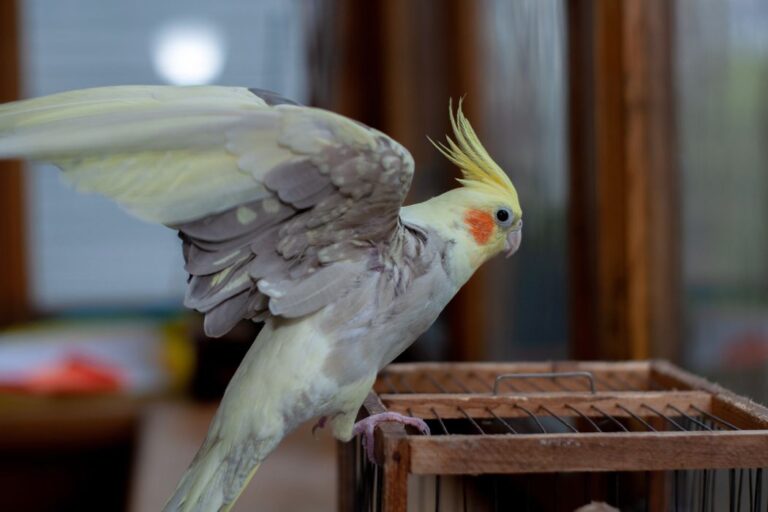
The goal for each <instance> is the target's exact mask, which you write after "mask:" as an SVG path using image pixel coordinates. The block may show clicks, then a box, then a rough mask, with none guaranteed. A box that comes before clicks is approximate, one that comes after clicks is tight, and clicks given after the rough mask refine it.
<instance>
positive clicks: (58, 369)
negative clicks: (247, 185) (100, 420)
mask: <svg viewBox="0 0 768 512" xmlns="http://www.w3.org/2000/svg"><path fill="white" fill-rule="evenodd" d="M124 387H125V378H124V376H123V374H122V372H121V371H120V369H119V368H116V367H114V366H110V365H108V364H104V363H102V362H99V361H94V360H93V359H90V358H86V357H82V356H77V355H75V356H70V357H68V358H66V359H63V360H61V361H58V362H56V363H55V364H53V365H50V366H46V367H42V368H39V369H37V370H34V371H32V372H30V373H29V374H28V375H26V376H25V377H23V378H17V379H11V380H5V381H2V380H0V391H13V392H20V393H31V394H81V393H111V392H116V391H120V390H122V389H123V388H124Z"/></svg>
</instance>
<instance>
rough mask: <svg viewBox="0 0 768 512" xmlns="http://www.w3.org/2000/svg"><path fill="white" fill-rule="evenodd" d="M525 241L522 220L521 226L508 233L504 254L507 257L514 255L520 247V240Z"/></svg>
mask: <svg viewBox="0 0 768 512" xmlns="http://www.w3.org/2000/svg"><path fill="white" fill-rule="evenodd" d="M522 241H523V222H522V221H520V227H518V228H516V229H514V230H513V231H510V232H509V233H507V241H506V243H505V244H504V254H505V255H506V257H507V258H509V257H510V256H512V255H513V254H515V253H516V252H517V250H518V249H519V248H520V242H522Z"/></svg>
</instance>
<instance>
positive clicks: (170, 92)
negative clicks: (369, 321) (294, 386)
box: [0, 86, 413, 335]
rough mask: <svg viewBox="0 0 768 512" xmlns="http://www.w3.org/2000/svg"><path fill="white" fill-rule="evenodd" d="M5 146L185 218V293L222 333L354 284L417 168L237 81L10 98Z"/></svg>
mask: <svg viewBox="0 0 768 512" xmlns="http://www.w3.org/2000/svg"><path fill="white" fill-rule="evenodd" d="M8 157H10V158H14V157H19V158H30V159H37V160H45V161H50V162H52V163H54V164H56V165H57V166H59V167H60V168H61V169H62V170H63V171H64V176H65V178H66V179H68V180H69V181H70V182H71V183H73V184H74V185H75V186H76V187H77V188H78V190H81V191H84V192H93V193H99V194H103V195H105V196H107V197H110V198H112V199H114V200H115V201H116V202H117V203H119V204H120V205H121V206H123V207H124V208H125V209H127V210H128V211H129V212H131V213H132V214H134V215H136V216H138V217H141V218H143V219H145V220H149V221H152V222H158V223H162V224H165V225H168V226H172V227H175V228H177V229H178V230H179V231H180V234H181V237H182V239H183V240H184V255H185V258H186V266H187V269H188V271H189V273H190V281H189V288H188V293H187V296H186V301H185V302H186V304H187V305H188V306H190V307H193V308H195V309H198V310H200V311H202V312H204V313H205V316H206V319H205V326H206V331H207V332H208V333H209V334H212V335H221V334H223V333H225V332H226V331H227V330H228V329H230V328H231V327H232V326H233V325H234V324H235V323H236V322H237V321H238V320H239V319H241V318H243V317H246V318H253V319H260V318H265V317H267V316H269V315H281V316H285V317H298V316H302V315H306V314H309V313H311V312H313V311H316V310H318V309H320V308H322V307H323V306H324V305H326V304H328V303H329V302H331V301H333V300H335V299H336V298H337V297H339V296H341V295H342V294H344V293H345V292H346V290H348V289H349V288H350V287H353V286H354V285H355V279H356V278H355V275H356V273H355V272H351V271H350V269H351V268H352V267H354V268H365V265H362V266H361V265H360V258H364V257H365V254H366V251H369V250H371V248H374V247H377V246H385V245H386V244H387V243H388V242H389V240H390V239H391V238H392V237H393V235H394V233H395V231H396V230H397V226H398V220H399V217H398V215H399V209H400V205H401V203H402V201H403V199H404V197H405V194H406V192H407V190H408V187H409V186H410V181H411V176H412V174H413V160H412V158H411V156H410V155H409V154H408V152H407V151H405V150H404V149H403V148H402V147H401V146H400V145H399V144H397V143H396V142H395V141H393V140H392V139H390V138H388V137H387V136H385V135H383V134H381V133H379V132H376V131H375V130H372V129H369V128H367V127H365V126H363V125H361V124H359V123H357V122H354V121H352V120H350V119H347V118H345V117H343V116H339V115H336V114H333V113H331V112H327V111H324V110H320V109H314V108H308V107H302V106H299V105H296V104H294V102H291V101H290V100H287V99H285V98H282V97H280V96H278V95H276V94H274V93H270V92H267V91H260V90H252V91H249V90H248V89H245V88H237V87H209V86H202V87H169V86H127V87H122V86H121V87H105V88H96V89H85V90H80V91H72V92H67V93H61V94H55V95H51V96H46V97H42V98H35V99H31V100H25V101H20V102H14V103H9V104H5V105H0V158H8ZM355 261H357V265H355V264H354V262H355ZM357 273H359V271H357Z"/></svg>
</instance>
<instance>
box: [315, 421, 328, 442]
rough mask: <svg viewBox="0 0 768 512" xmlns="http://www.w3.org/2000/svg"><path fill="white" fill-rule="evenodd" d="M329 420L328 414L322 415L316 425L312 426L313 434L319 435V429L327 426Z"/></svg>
mask: <svg viewBox="0 0 768 512" xmlns="http://www.w3.org/2000/svg"><path fill="white" fill-rule="evenodd" d="M327 422H328V416H320V418H319V419H318V420H317V423H315V426H314V427H312V435H313V436H315V437H317V431H318V430H320V429H321V428H325V424H326V423H327Z"/></svg>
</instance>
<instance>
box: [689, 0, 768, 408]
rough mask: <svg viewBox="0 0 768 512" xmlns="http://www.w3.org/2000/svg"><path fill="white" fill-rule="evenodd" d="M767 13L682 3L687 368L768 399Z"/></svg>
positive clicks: (735, 1) (741, 4)
mask: <svg viewBox="0 0 768 512" xmlns="http://www.w3.org/2000/svg"><path fill="white" fill-rule="evenodd" d="M766 27H768V3H766V2H764V1H762V0H731V1H729V2H722V1H719V0H707V1H701V0H682V1H679V2H678V12H677V32H678V37H677V48H676V52H677V66H676V68H677V77H676V78H677V82H678V91H677V103H678V109H679V111H678V118H679V128H680V143H681V148H680V150H681V165H682V172H683V232H684V239H683V244H684V285H685V288H684V290H685V305H686V321H687V340H686V345H685V353H686V358H687V363H688V364H689V365H690V366H691V367H692V368H693V369H695V370H697V371H702V372H706V373H708V374H710V375H712V376H713V377H715V378H716V379H717V380H720V381H722V382H723V384H726V385H729V386H733V387H735V388H737V389H738V390H739V391H741V392H744V393H748V394H750V395H752V396H756V397H757V396H761V397H763V398H768V386H766V377H765V376H768V371H766V370H768V228H766V218H768V172H766V169H768V146H767V145H766V141H767V140H768V31H766Z"/></svg>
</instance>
